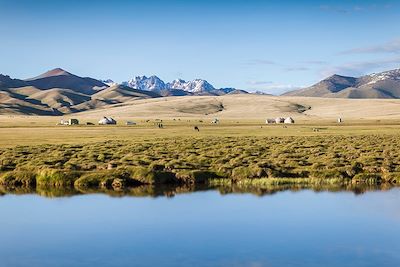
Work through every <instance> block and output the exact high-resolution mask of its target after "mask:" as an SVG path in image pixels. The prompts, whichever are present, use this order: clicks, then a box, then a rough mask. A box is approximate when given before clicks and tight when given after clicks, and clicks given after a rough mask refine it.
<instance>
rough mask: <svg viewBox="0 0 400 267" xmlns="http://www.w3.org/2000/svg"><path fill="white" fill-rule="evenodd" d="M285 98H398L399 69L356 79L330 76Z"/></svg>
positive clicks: (399, 87) (399, 93) (289, 93)
mask: <svg viewBox="0 0 400 267" xmlns="http://www.w3.org/2000/svg"><path fill="white" fill-rule="evenodd" d="M283 95H286V96H309V97H331V98H393V99H398V98H400V69H395V70H389V71H384V72H380V73H373V74H370V75H365V76H361V77H358V78H355V77H348V76H341V75H337V74H335V75H332V76H330V77H328V78H326V79H324V80H322V81H320V82H318V83H316V84H314V85H313V86H310V87H307V88H303V89H300V90H296V91H291V92H287V93H285V94H283Z"/></svg>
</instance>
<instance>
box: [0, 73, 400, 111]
mask: <svg viewBox="0 0 400 267" xmlns="http://www.w3.org/2000/svg"><path fill="white" fill-rule="evenodd" d="M228 94H229V95H232V94H247V92H246V91H244V90H238V89H235V88H215V87H214V86H213V85H211V84H210V83H208V82H207V81H206V80H202V79H195V80H192V81H185V80H182V79H176V80H173V81H172V82H164V81H163V80H161V79H160V78H158V77H157V76H150V77H146V76H137V77H135V78H133V79H130V80H128V81H126V82H123V83H121V84H118V83H115V82H114V81H112V80H97V79H93V78H89V77H80V76H77V75H74V74H72V73H70V72H67V71H65V70H63V69H60V68H57V69H53V70H50V71H48V72H45V73H43V74H41V75H39V76H37V77H34V78H30V79H25V80H22V79H13V78H11V77H10V76H7V75H1V74H0V114H35V115H63V114H69V113H74V112H80V111H85V110H91V109H98V108H105V107H108V106H110V105H130V104H132V101H135V100H138V99H144V98H157V97H165V96H196V95H197V96H199V95H200V96H202V95H204V96H221V95H228ZM255 94H260V93H255ZM283 95H284V96H306V97H324V98H389V99H399V98H400V69H395V70H390V71H385V72H381V73H373V74H370V75H365V76H361V77H349V76H341V75H337V74H335V75H332V76H330V77H328V78H326V79H324V80H322V81H320V82H318V83H316V84H314V85H312V86H310V87H307V88H303V89H300V90H296V91H291V92H287V93H285V94H283ZM260 97H261V96H260Z"/></svg>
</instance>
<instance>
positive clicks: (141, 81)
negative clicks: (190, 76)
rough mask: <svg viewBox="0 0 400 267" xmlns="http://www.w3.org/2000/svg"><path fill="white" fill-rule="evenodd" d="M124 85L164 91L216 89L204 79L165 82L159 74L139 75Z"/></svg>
mask: <svg viewBox="0 0 400 267" xmlns="http://www.w3.org/2000/svg"><path fill="white" fill-rule="evenodd" d="M122 84H123V85H126V86H129V87H132V88H135V89H140V90H146V91H162V90H172V89H173V90H183V91H186V92H190V93H200V92H209V91H213V90H215V88H214V86H212V85H211V84H210V83H209V82H207V81H206V80H202V79H195V80H193V81H185V80H182V79H176V80H174V81H172V82H170V83H165V82H164V81H163V80H161V79H160V78H158V77H157V76H154V75H153V76H150V77H146V76H137V77H135V78H133V79H131V80H129V81H127V82H124V83H122Z"/></svg>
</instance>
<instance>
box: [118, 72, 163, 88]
mask: <svg viewBox="0 0 400 267" xmlns="http://www.w3.org/2000/svg"><path fill="white" fill-rule="evenodd" d="M122 84H123V85H126V86H129V87H131V88H134V89H139V90H145V91H160V90H164V89H166V85H165V83H164V82H163V81H162V80H161V79H160V78H158V77H157V76H155V75H153V76H150V77H146V76H136V77H135V78H133V79H130V80H129V81H127V82H123V83H122Z"/></svg>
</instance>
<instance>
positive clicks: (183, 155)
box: [0, 134, 400, 190]
mask: <svg viewBox="0 0 400 267" xmlns="http://www.w3.org/2000/svg"><path fill="white" fill-rule="evenodd" d="M399 151H400V139H399V136H398V135H397V134H391V135H389V134H385V135H375V134H374V135H354V136H346V135H330V136H265V137H259V136H240V137H238V136H206V137H203V136H199V137H191V138H188V137H185V136H179V138H171V137H169V138H158V137H153V138H148V139H146V140H129V141H127V140H115V141H112V140H109V141H106V142H93V143H83V144H51V145H50V144H49V145H36V146H35V145H33V146H15V147H11V148H0V170H2V173H1V175H0V184H2V185H6V186H14V187H16V186H25V187H29V186H42V187H59V188H60V187H61V188H62V187H65V188H67V187H75V188H78V189H82V188H98V189H99V188H106V189H115V190H117V189H118V190H121V189H123V188H127V187H135V186H139V185H167V184H170V185H171V184H174V185H184V184H211V185H212V184H213V183H214V182H215V181H224V182H223V183H222V184H232V183H233V184H237V185H243V186H248V185H251V186H259V187H262V186H263V185H284V184H285V185H286V184H293V185H295V184H308V185H314V184H326V183H328V184H335V183H336V184H348V183H365V184H379V183H393V184H394V183H397V182H398V181H399V177H400V176H399V174H400V152H399Z"/></svg>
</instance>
